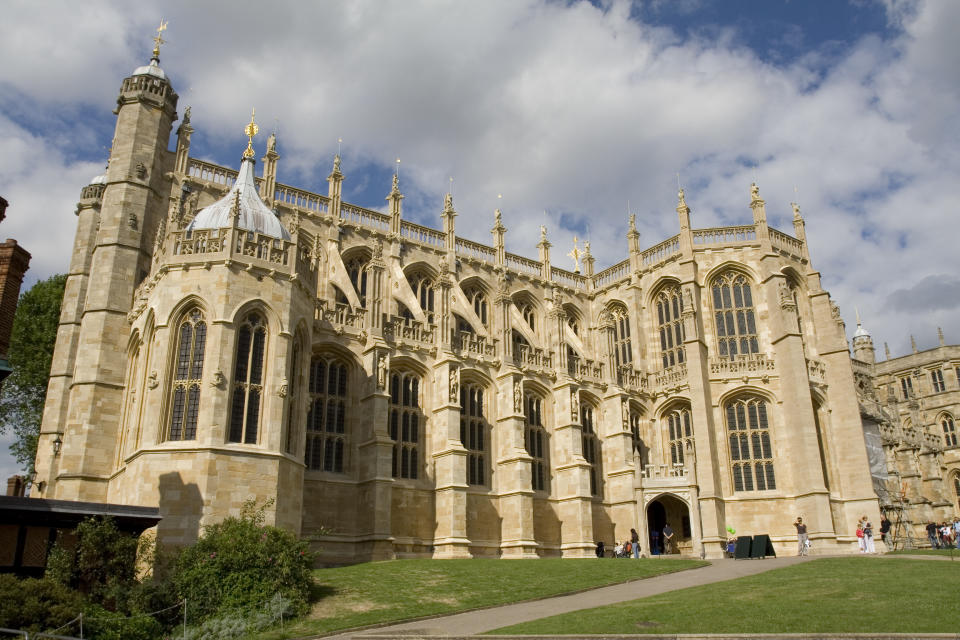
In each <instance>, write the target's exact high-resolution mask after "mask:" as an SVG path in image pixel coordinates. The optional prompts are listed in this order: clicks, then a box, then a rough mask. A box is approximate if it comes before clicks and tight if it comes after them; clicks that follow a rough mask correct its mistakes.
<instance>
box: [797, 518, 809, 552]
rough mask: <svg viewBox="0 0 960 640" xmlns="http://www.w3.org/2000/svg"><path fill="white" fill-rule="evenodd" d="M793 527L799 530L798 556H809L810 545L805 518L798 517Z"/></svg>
mask: <svg viewBox="0 0 960 640" xmlns="http://www.w3.org/2000/svg"><path fill="white" fill-rule="evenodd" d="M793 526H795V527H796V528H797V555H798V556H805V555H807V545H808V543H809V538H808V537H807V525H805V524H803V518H800V517H797V521H796V522H794V523H793Z"/></svg>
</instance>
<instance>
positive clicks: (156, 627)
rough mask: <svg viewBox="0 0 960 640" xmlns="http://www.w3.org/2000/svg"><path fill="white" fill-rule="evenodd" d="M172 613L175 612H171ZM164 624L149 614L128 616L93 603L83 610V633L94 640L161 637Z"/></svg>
mask: <svg viewBox="0 0 960 640" xmlns="http://www.w3.org/2000/svg"><path fill="white" fill-rule="evenodd" d="M173 613H174V615H175V614H176V612H173ZM163 632H164V626H163V625H162V624H161V623H160V622H159V621H157V620H155V619H154V618H152V617H151V616H149V615H145V614H141V615H134V616H133V617H128V616H126V615H124V614H120V613H115V612H113V611H107V610H106V609H104V608H103V607H100V606H97V605H95V604H90V605H87V608H86V609H84V611H83V633H84V635H85V636H86V637H88V638H95V639H96V640H155V639H156V638H161V637H163Z"/></svg>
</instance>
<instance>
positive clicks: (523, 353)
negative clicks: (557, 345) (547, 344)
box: [513, 344, 553, 370]
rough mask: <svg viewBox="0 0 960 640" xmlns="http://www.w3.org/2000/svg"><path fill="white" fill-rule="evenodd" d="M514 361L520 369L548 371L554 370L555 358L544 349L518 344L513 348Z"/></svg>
mask: <svg viewBox="0 0 960 640" xmlns="http://www.w3.org/2000/svg"><path fill="white" fill-rule="evenodd" d="M513 361H514V363H515V364H517V366H519V367H527V368H531V369H540V370H547V369H552V368H553V358H552V357H551V356H550V354H549V353H547V352H546V351H544V350H543V349H536V348H534V347H531V346H528V345H525V344H517V345H514V347H513Z"/></svg>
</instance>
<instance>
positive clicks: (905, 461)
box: [853, 324, 960, 544]
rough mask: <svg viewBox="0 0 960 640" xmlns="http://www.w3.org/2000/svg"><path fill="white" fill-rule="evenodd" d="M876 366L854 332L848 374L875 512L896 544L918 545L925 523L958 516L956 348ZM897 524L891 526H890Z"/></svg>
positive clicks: (959, 376)
mask: <svg viewBox="0 0 960 640" xmlns="http://www.w3.org/2000/svg"><path fill="white" fill-rule="evenodd" d="M939 338H940V345H939V346H937V347H935V348H933V349H927V350H925V351H918V350H917V348H916V342H915V341H914V340H913V338H912V337H911V343H912V344H913V353H911V354H908V355H905V356H899V357H896V358H892V357H891V356H890V350H889V348H885V349H884V351H885V352H886V359H885V360H883V361H880V362H877V361H876V354H875V351H874V347H873V339H872V338H871V336H870V334H869V333H867V331H866V330H865V329H864V328H863V327H862V325H859V324H858V326H857V331H856V333H855V334H854V337H853V358H854V359H853V370H854V375H855V380H856V384H857V392H858V394H859V396H860V411H861V415H862V417H863V426H864V433H865V436H866V439H867V443H868V452H870V453H871V455H870V462H871V469H872V470H873V475H874V483H875V488H876V492H877V495H878V496H879V497H880V506H881V509H882V510H884V511H885V512H887V517H888V518H890V520H891V522H892V523H894V531H896V532H897V534H898V537H900V538H901V539H902V538H905V536H906V534H907V533H909V534H910V535H911V536H912V537H913V539H914V541H915V542H918V543H920V544H926V540H927V534H926V531H925V530H924V528H925V526H926V524H927V523H929V522H944V521H952V520H953V518H955V517H957V516H960V435H958V432H957V425H956V420H957V418H958V417H960V346H957V345H948V344H946V343H945V342H944V338H943V332H942V331H941V332H939ZM897 525H899V526H897Z"/></svg>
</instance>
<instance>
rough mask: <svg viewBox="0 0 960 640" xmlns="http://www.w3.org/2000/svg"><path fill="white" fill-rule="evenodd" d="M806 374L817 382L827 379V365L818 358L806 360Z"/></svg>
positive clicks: (824, 381) (823, 382)
mask: <svg viewBox="0 0 960 640" xmlns="http://www.w3.org/2000/svg"><path fill="white" fill-rule="evenodd" d="M807 375H808V376H809V378H810V379H811V380H813V381H814V382H816V383H818V384H825V383H826V381H827V366H826V365H825V364H823V362H821V361H820V360H807Z"/></svg>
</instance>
